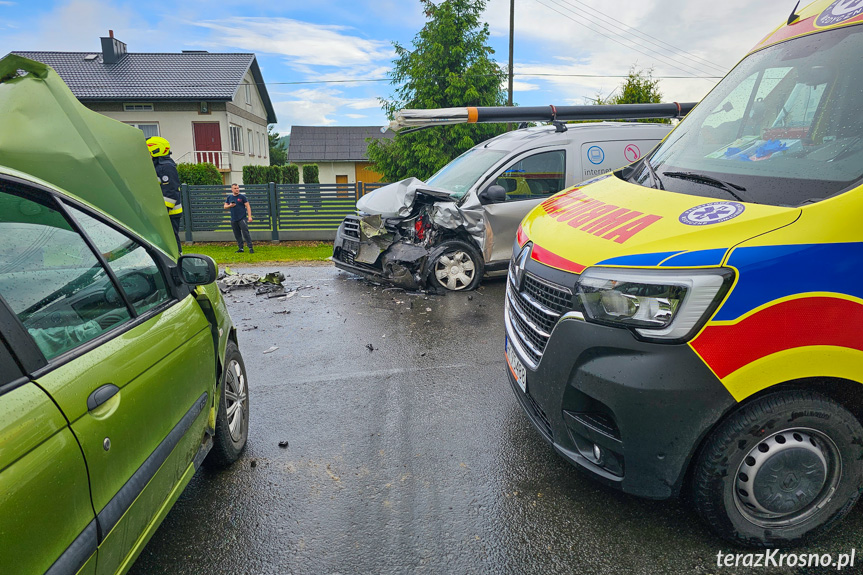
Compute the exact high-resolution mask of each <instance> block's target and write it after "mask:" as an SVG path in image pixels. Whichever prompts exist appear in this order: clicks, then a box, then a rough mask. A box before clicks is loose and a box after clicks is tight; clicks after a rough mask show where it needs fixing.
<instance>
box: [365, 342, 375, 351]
mask: <svg viewBox="0 0 863 575" xmlns="http://www.w3.org/2000/svg"><path fill="white" fill-rule="evenodd" d="M366 349H368V350H369V351H374V350H375V346H373V345H372V344H370V343H367V344H366Z"/></svg>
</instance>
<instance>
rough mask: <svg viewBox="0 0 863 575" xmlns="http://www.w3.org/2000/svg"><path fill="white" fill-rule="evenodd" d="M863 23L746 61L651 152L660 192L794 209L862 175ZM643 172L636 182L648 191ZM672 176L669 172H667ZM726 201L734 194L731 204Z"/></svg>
mask: <svg viewBox="0 0 863 575" xmlns="http://www.w3.org/2000/svg"><path fill="white" fill-rule="evenodd" d="M861 50H863V26H849V27H845V28H839V29H834V30H829V31H826V32H821V33H817V34H810V35H807V36H803V37H800V38H796V39H793V40H789V41H787V42H783V43H781V44H778V45H775V46H771V47H768V48H765V49H763V50H761V51H759V52H755V53H754V54H752V55H750V56H748V57H747V58H746V59H744V60H743V61H742V62H741V63H740V64H739V65H738V66H737V68H735V69H734V70H733V71H732V72H731V73H730V74H729V75H728V76H727V77H726V78H725V79H724V80H722V82H720V84H719V85H718V86H717V87H716V88H715V89H714V90H713V91H712V92H711V93H710V94H708V95H707V97H705V98H704V100H703V101H702V102H701V103H700V104H699V105H698V106H697V107H696V108H695V109H694V110H693V111H692V112H691V113H690V114H689V116H687V117H686V119H685V120H684V121H683V122H682V123H681V124H680V126H678V128H677V129H676V130H675V131H674V132H672V133H671V135H670V136H669V138H668V139H667V140H666V141H665V142H664V143H662V144H661V145H660V146H659V147H658V148H657V150H656V151H655V152H654V153H653V154H652V156H650V158H649V161H650V163H651V164H652V165H653V167H654V169H655V171H656V173H657V175H658V176H659V178H660V179H661V181H662V184H663V185H664V186H665V188H666V189H668V190H671V191H675V192H680V193H686V194H692V195H702V196H710V197H724V194H726V193H730V192H728V191H727V188H726V189H723V188H722V187H721V186H718V185H715V184H716V182H713V184H711V183H709V182H708V183H706V182H705V180H703V179H701V180H697V179H692V178H687V177H682V176H681V174H701V175H706V176H709V177H710V178H713V179H718V180H721V181H722V182H725V183H728V184H730V185H731V186H732V187H733V189H735V190H737V191H739V193H740V196H741V198H740V199H744V200H746V201H751V202H755V203H761V204H770V205H785V206H796V205H800V204H802V203H805V202H808V201H817V200H818V199H822V198H824V197H827V196H830V195H832V194H835V193H838V192H841V191H843V190H845V189H848V188H850V187H852V186H854V185H856V183H857V182H859V181H860V179H861V177H863V59H861V58H860V57H859V54H860V53H861ZM645 171H646V170H641V171H639V173H637V174H636V175H635V176H636V179H637V181H638V182H639V183H643V184H644V185H650V182H651V179H650V178H649V177H648V176H647V175H646V174H645ZM668 174H671V175H668ZM728 199H733V198H730V197H729V198H728Z"/></svg>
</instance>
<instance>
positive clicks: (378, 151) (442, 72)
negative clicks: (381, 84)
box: [368, 0, 506, 182]
mask: <svg viewBox="0 0 863 575" xmlns="http://www.w3.org/2000/svg"><path fill="white" fill-rule="evenodd" d="M420 2H421V3H422V5H423V7H424V8H425V15H426V18H427V19H428V20H427V22H426V24H425V26H424V27H423V29H422V30H421V31H420V32H419V33H418V34H417V35H416V36H415V37H414V39H413V41H412V45H413V50H408V49H407V48H405V47H404V46H401V45H399V44H398V43H394V44H393V46H394V47H395V51H396V59H395V60H394V61H393V70H392V71H390V72H389V77H390V80H391V83H392V85H393V86H395V93H394V94H393V95H392V96H391V98H390V99H389V100H387V99H381V104H382V105H383V110H384V111H385V112H386V114H387V116H388V117H389V118H390V119H392V118H393V115H394V113H395V112H396V111H398V110H400V109H402V108H455V107H464V106H502V105H504V104H505V103H506V92H505V90H504V89H503V86H504V81H505V79H506V73H505V72H504V70H503V69H502V68H501V67H500V66H499V65H498V64H497V63H496V62H495V61H494V60H492V59H491V56H492V55H493V54H494V50H492V49H491V48H490V47H489V46H488V45H487V41H488V37H489V31H488V24H485V23H481V22H480V16H481V15H482V12H483V10H484V9H485V5H486V0H443V1H440V2H437V3H435V2H432V1H431V0H420ZM504 130H505V126H504V125H503V124H457V125H453V126H437V127H433V128H429V129H425V130H419V131H416V132H412V133H409V134H401V135H397V136H396V137H395V138H394V139H392V140H373V141H371V142H370V143H369V148H368V156H369V160H370V161H371V162H372V163H373V164H374V166H375V169H376V170H377V171H378V172H380V173H381V174H383V175H384V178H385V179H386V180H388V181H391V182H394V181H398V180H402V179H404V178H407V177H411V176H414V177H417V178H420V179H423V180H424V179H427V178H428V177H429V176H431V175H432V174H434V173H435V172H436V171H438V170H439V169H440V168H442V167H443V166H444V165H446V164H447V163H449V162H450V161H451V160H452V159H453V158H455V157H456V156H458V155H459V154H461V153H462V152H464V151H465V150H468V149H469V148H472V147H473V146H475V145H476V144H478V143H479V142H482V141H483V140H486V139H488V138H490V137H492V136H496V135H498V134H501V133H503V131H504Z"/></svg>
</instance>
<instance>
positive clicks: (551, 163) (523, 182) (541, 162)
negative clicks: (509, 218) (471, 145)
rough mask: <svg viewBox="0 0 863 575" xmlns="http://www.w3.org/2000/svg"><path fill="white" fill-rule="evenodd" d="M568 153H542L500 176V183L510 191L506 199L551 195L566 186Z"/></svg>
mask: <svg viewBox="0 0 863 575" xmlns="http://www.w3.org/2000/svg"><path fill="white" fill-rule="evenodd" d="M565 165H566V153H565V152H564V151H563V150H554V151H551V152H542V153H540V154H534V155H532V156H528V157H527V158H522V159H521V160H518V161H517V162H515V163H514V164H512V165H510V166H509V167H508V168H507V169H506V170H504V171H503V173H502V174H501V175H500V176H498V178H497V181H496V182H495V183H496V184H498V185H500V186H503V187H504V189H505V190H506V201H508V202H512V201H517V200H534V199H537V198H547V197H549V196H552V195H554V194H556V193H557V192H559V191H560V190H562V189H563V188H564V175H565V168H564V166H565Z"/></svg>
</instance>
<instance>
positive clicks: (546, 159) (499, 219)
mask: <svg viewBox="0 0 863 575" xmlns="http://www.w3.org/2000/svg"><path fill="white" fill-rule="evenodd" d="M565 167H566V151H564V150H549V151H545V152H540V153H538V154H532V155H530V156H524V157H521V158H519V159H518V160H516V161H515V162H513V163H511V164H510V165H509V166H507V167H506V168H505V169H504V170H503V171H502V172H500V173H499V174H498V175H497V177H496V178H495V179H493V180H492V181H491V182H489V183H487V184H486V187H488V186H490V185H495V184H497V185H499V186H503V188H504V189H505V190H506V201H505V202H501V203H497V204H487V205H485V206H484V210H483V211H484V213H485V226H486V231H485V238H486V248H485V254H483V256H484V257H485V260H486V262H499V261H508V260H509V258H510V257H512V244H513V242H514V241H515V232H516V230H517V229H518V226H519V224H520V223H521V220H523V219H524V217H525V216H526V215H527V213H528V212H529V211H530V210H532V209H533V208H534V206H536V205H537V204H539V203H540V202H541V201H542V200H544V199H545V198H548V197H550V196H552V195H554V194H556V193H557V192H559V191H561V190H562V189H564V187H565V183H564V181H565V174H566V170H565Z"/></svg>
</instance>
